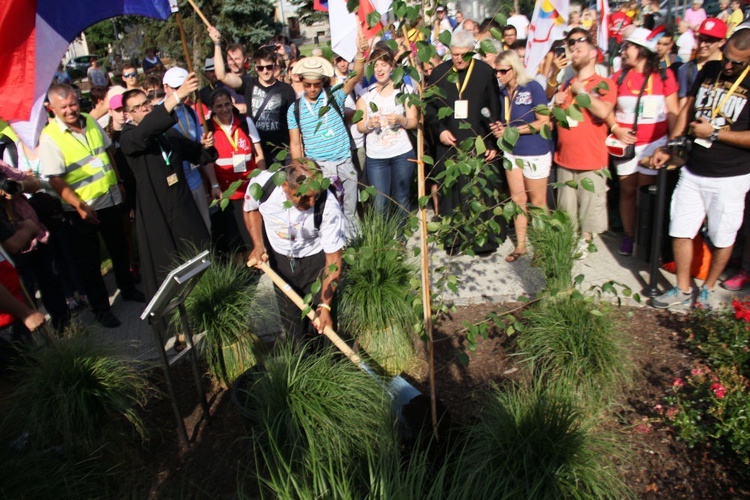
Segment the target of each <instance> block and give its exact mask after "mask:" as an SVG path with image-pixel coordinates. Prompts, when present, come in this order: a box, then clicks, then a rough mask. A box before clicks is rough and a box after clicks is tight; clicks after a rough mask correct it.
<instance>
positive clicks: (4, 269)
mask: <svg viewBox="0 0 750 500" xmlns="http://www.w3.org/2000/svg"><path fill="white" fill-rule="evenodd" d="M0 285H3V286H4V287H5V288H7V289H8V291H9V292H10V293H11V295H13V296H14V297H15V298H17V299H18V300H19V301H20V302H25V300H24V298H23V292H22V291H21V282H20V281H18V273H17V272H16V268H15V267H13V264H11V263H10V262H8V261H7V260H6V259H5V257H4V256H3V254H2V252H0ZM17 319H19V318H16V317H15V316H11V315H10V314H8V313H7V312H5V311H0V328H2V327H5V326H8V325H10V324H11V323H13V322H14V321H16V320H17Z"/></svg>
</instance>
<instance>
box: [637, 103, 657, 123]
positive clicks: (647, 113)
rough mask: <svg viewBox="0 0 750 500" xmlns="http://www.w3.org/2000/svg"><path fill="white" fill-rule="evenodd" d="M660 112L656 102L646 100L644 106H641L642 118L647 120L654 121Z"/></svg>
mask: <svg viewBox="0 0 750 500" xmlns="http://www.w3.org/2000/svg"><path fill="white" fill-rule="evenodd" d="M658 112H659V110H658V108H657V105H656V102H654V101H652V100H650V99H645V100H644V101H643V106H641V117H642V118H645V119H646V120H653V119H654V118H656V115H657V113H658Z"/></svg>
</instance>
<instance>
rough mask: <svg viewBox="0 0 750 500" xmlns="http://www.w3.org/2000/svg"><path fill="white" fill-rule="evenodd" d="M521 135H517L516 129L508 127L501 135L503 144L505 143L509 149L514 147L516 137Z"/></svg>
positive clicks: (516, 140)
mask: <svg viewBox="0 0 750 500" xmlns="http://www.w3.org/2000/svg"><path fill="white" fill-rule="evenodd" d="M520 135H521V134H519V133H518V129H517V128H516V127H508V128H506V129H505V133H504V134H503V142H505V143H507V144H508V145H509V146H510V147H512V148H513V147H515V146H516V143H517V142H518V137H519V136H520Z"/></svg>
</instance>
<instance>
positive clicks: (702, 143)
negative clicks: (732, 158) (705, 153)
mask: <svg viewBox="0 0 750 500" xmlns="http://www.w3.org/2000/svg"><path fill="white" fill-rule="evenodd" d="M693 142H694V143H695V144H697V145H698V146H703V147H704V148H706V149H708V148H710V147H711V146H712V145H713V142H711V141H709V140H708V139H695V140H694V141H693Z"/></svg>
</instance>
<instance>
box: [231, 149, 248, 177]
mask: <svg viewBox="0 0 750 500" xmlns="http://www.w3.org/2000/svg"><path fill="white" fill-rule="evenodd" d="M232 166H233V167H234V173H235V174H242V173H245V172H247V166H246V164H245V155H244V154H242V153H234V154H232Z"/></svg>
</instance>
